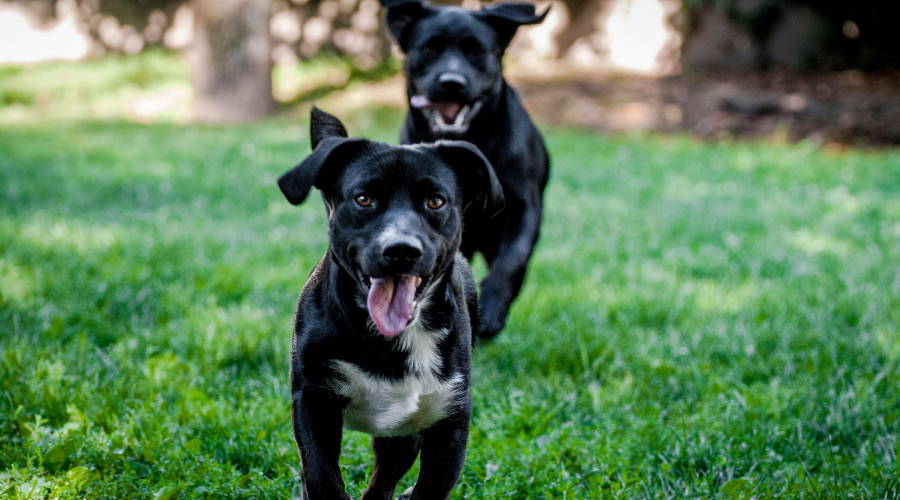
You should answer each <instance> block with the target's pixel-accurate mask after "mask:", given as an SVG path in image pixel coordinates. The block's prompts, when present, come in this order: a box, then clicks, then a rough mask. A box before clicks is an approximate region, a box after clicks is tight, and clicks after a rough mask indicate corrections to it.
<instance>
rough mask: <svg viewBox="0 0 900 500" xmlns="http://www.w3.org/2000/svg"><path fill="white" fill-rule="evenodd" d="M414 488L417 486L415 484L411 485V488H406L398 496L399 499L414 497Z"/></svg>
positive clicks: (405, 499)
mask: <svg viewBox="0 0 900 500" xmlns="http://www.w3.org/2000/svg"><path fill="white" fill-rule="evenodd" d="M413 488H415V486H410V487H409V488H406V491H404V492H403V493H401V494H400V496H399V497H397V500H409V499H410V498H412V492H413Z"/></svg>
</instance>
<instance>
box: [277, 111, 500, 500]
mask: <svg viewBox="0 0 900 500" xmlns="http://www.w3.org/2000/svg"><path fill="white" fill-rule="evenodd" d="M311 137H312V144H313V148H314V150H313V153H312V155H310V156H309V157H308V158H307V159H306V160H304V161H303V162H302V163H300V164H299V165H297V166H296V167H294V168H293V169H292V170H291V171H289V172H287V173H286V174H284V175H283V176H282V177H281V178H280V179H279V180H278V185H279V187H280V188H281V190H282V192H283V193H284V195H285V196H286V197H287V199H288V201H290V202H291V203H293V204H295V205H296V204H299V203H301V202H302V201H303V200H304V199H305V198H306V196H307V194H308V193H309V190H310V188H311V187H312V186H315V187H317V188H319V190H320V191H321V192H322V196H323V199H324V200H325V205H326V209H327V213H328V225H329V235H330V241H329V245H328V250H327V252H326V254H325V256H324V257H323V258H322V260H321V261H320V262H319V264H318V265H317V266H316V267H315V269H314V270H313V271H312V273H311V274H310V276H309V279H308V281H307V282H306V285H305V286H304V288H303V292H302V293H301V295H300V301H299V303H298V304H297V317H296V323H295V331H294V342H293V355H292V359H291V390H292V393H293V423H294V436H295V438H296V440H297V445H298V446H299V448H300V456H301V460H302V462H303V488H304V492H305V497H306V498H307V499H311V500H317V499H327V500H331V499H347V498H350V497H349V496H348V495H347V493H346V492H345V491H344V483H343V480H342V479H341V474H340V470H339V468H338V456H339V455H340V445H341V427H342V426H343V427H347V428H349V429H356V430H360V431H364V432H367V433H369V434H372V435H373V436H374V438H373V441H372V447H373V448H374V450H375V472H374V474H373V476H372V480H371V482H370V484H369V487H368V489H367V490H366V492H365V494H364V495H363V499H365V500H369V499H387V498H391V497H392V496H393V493H394V488H395V487H396V484H397V481H398V480H399V479H400V478H401V477H402V476H403V474H404V473H405V472H406V471H407V470H408V469H409V467H410V466H411V465H412V463H413V462H414V461H415V459H416V456H417V455H418V454H419V451H420V449H421V471H420V473H419V478H418V481H417V482H416V485H415V488H414V489H412V491H411V492H409V491H408V492H407V493H405V494H404V495H411V496H410V497H409V498H414V499H428V500H431V499H444V498H448V497H449V494H450V490H451V488H452V487H453V484H454V483H455V482H456V479H457V478H458V477H459V473H460V471H461V470H462V465H463V460H464V458H465V450H466V440H467V437H468V423H469V415H470V412H471V398H470V394H469V360H470V352H471V342H472V337H471V335H472V322H473V320H474V318H473V313H474V311H475V310H476V308H477V303H476V298H475V285H474V282H473V280H472V274H471V271H470V270H469V267H468V263H467V262H466V260H465V259H464V258H463V257H462V255H461V254H460V253H459V251H458V249H459V245H460V241H461V238H462V217H463V211H464V207H466V206H467V204H470V203H472V201H473V200H475V199H476V198H477V199H479V200H482V201H484V202H485V203H487V204H488V208H491V209H494V210H497V209H499V207H498V205H500V204H502V202H503V191H502V188H501V186H500V184H499V182H498V181H497V178H496V176H495V175H494V172H493V169H492V168H491V165H490V163H489V162H488V160H487V159H486V158H485V157H484V156H483V155H482V154H481V152H479V151H478V149H477V148H475V147H474V146H472V145H471V144H468V143H465V142H461V141H441V142H437V143H435V144H420V145H415V146H389V145H387V144H382V143H376V142H371V141H368V140H365V139H348V138H347V133H346V131H345V130H344V126H343V125H342V124H341V122H340V121H338V120H337V119H336V118H334V117H333V116H331V115H328V114H326V113H324V112H321V111H319V110H316V109H313V112H312V125H311Z"/></svg>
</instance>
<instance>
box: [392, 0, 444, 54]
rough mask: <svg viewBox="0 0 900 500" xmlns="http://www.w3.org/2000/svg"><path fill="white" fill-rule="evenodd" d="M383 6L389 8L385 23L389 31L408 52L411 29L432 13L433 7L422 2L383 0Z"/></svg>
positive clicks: (417, 0) (419, 0) (414, 0)
mask: <svg viewBox="0 0 900 500" xmlns="http://www.w3.org/2000/svg"><path fill="white" fill-rule="evenodd" d="M381 5H382V6H384V7H385V8H387V14H386V15H385V21H386V23H387V27H388V30H390V32H391V35H392V36H393V37H394V40H396V41H397V43H398V44H399V45H400V48H401V49H403V50H404V51H406V35H407V34H408V32H409V28H410V27H412V25H413V24H415V23H416V21H418V20H419V19H422V18H423V17H425V15H426V14H428V13H429V12H431V10H432V9H431V5H430V4H429V3H428V2H423V1H421V0H381Z"/></svg>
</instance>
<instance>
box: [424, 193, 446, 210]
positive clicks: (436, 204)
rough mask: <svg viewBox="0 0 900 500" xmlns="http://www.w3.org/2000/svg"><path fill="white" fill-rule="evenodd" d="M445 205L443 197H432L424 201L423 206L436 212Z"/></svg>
mask: <svg viewBox="0 0 900 500" xmlns="http://www.w3.org/2000/svg"><path fill="white" fill-rule="evenodd" d="M445 203H447V200H445V199H444V197H443V196H437V195H436V196H432V197H431V198H428V200H426V201H425V204H426V205H428V208H430V209H432V210H437V209H439V208H441V207H443V206H444V204H445Z"/></svg>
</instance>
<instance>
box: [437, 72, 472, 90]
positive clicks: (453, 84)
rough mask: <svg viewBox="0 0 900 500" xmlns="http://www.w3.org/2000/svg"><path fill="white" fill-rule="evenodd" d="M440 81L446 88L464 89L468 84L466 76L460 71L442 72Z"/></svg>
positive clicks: (443, 87)
mask: <svg viewBox="0 0 900 500" xmlns="http://www.w3.org/2000/svg"><path fill="white" fill-rule="evenodd" d="M438 83H439V84H441V88H442V89H444V90H462V89H463V88H464V87H465V86H466V77H464V76H462V75H460V74H459V73H442V74H441V76H439V77H438Z"/></svg>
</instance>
